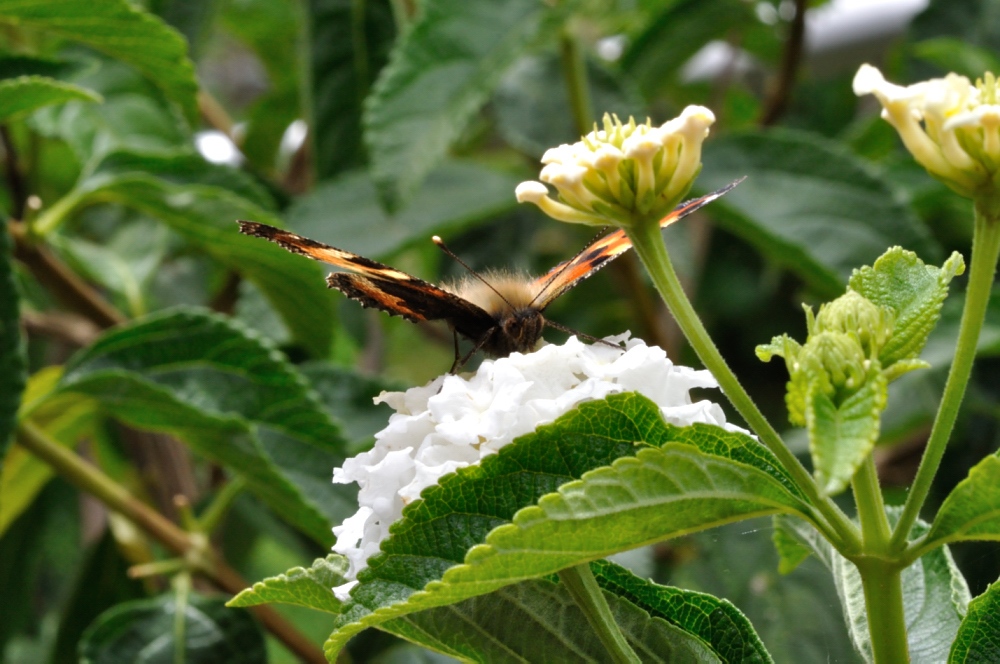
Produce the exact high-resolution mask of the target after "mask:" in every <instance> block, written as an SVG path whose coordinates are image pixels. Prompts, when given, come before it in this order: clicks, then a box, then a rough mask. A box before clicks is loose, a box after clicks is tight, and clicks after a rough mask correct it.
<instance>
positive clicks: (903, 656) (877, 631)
mask: <svg viewBox="0 0 1000 664" xmlns="http://www.w3.org/2000/svg"><path fill="white" fill-rule="evenodd" d="M855 564H856V565H857V567H858V572H859V573H860V574H861V586H862V588H863V589H864V593H865V609H866V613H867V615H868V632H869V634H870V636H871V642H872V654H873V655H874V657H875V662H876V664H899V663H901V662H909V661H910V651H909V646H908V644H907V641H906V620H905V617H904V615H903V584H902V581H901V570H900V568H899V566H898V565H896V564H894V563H889V562H886V561H883V560H877V559H873V558H867V559H862V560H859V561H856V562H855Z"/></svg>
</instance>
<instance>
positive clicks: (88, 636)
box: [80, 593, 267, 664]
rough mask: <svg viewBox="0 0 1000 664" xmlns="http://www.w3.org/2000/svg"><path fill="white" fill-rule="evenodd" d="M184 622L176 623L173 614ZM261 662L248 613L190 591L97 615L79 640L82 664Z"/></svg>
mask: <svg viewBox="0 0 1000 664" xmlns="http://www.w3.org/2000/svg"><path fill="white" fill-rule="evenodd" d="M178 613H182V614H183V616H184V617H183V619H182V620H178V619H177V614H178ZM178 650H179V651H180V656H181V657H182V659H181V660H180V661H183V662H185V663H187V664H229V663H232V664H254V663H260V664H264V663H265V662H266V661H267V649H266V648H265V647H264V635H263V634H262V633H261V631H260V628H259V627H258V626H257V624H256V623H255V622H254V620H253V618H252V617H251V616H250V614H249V613H247V612H245V611H232V610H230V609H227V608H226V606H225V603H224V602H223V601H222V600H221V599H215V598H209V597H205V596H202V595H199V594H196V593H191V594H190V595H188V596H187V597H185V598H180V596H179V595H176V594H169V595H161V596H160V597H156V598H154V599H148V600H136V601H132V602H125V603H123V604H119V605H117V606H116V607H114V608H112V609H110V610H108V611H106V612H105V613H103V614H101V615H100V616H99V617H98V618H97V620H96V621H94V624H93V625H91V626H90V627H89V628H88V629H87V631H86V632H85V633H84V635H83V638H82V639H81V641H80V661H81V663H84V664H118V663H119V662H133V663H134V664H155V663H158V662H172V661H178V659H177V651H178Z"/></svg>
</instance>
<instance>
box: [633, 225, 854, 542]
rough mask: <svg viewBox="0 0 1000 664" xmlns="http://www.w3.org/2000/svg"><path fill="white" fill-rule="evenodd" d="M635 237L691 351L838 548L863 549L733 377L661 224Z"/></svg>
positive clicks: (641, 228) (640, 229)
mask: <svg viewBox="0 0 1000 664" xmlns="http://www.w3.org/2000/svg"><path fill="white" fill-rule="evenodd" d="M627 232H628V236H629V239H631V240H632V246H633V247H634V248H635V251H636V254H638V256H639V259H640V260H641V261H642V263H643V265H645V266H646V271H647V272H649V275H650V277H652V279H653V284H654V285H655V286H656V289H657V290H658V291H659V292H660V296H661V297H662V298H663V301H664V302H666V304H667V307H668V308H669V309H670V313H671V314H673V316H674V319H675V320H676V321H677V324H678V325H679V326H680V328H681V331H683V332H684V336H685V338H686V339H687V340H688V343H690V344H691V347H692V348H694V350H695V352H696V353H697V354H698V358H699V359H700V360H701V361H702V363H703V364H704V365H705V367H706V368H707V369H708V370H709V371H711V372H712V375H713V376H715V379H716V380H717V381H719V386H720V387H721V388H722V392H723V394H725V395H726V397H727V398H728V399H729V401H730V402H732V404H733V406H735V408H736V410H737V411H738V412H739V413H740V415H742V416H743V419H744V420H746V422H747V424H749V425H750V428H751V429H752V430H753V431H754V433H756V434H757V435H758V436H759V437H760V440H761V442H762V443H763V444H764V445H765V446H766V447H767V448H768V449H769V450H770V451H771V452H772V453H773V454H774V455H775V456H776V457H777V458H778V461H780V462H781V464H782V466H784V467H785V469H786V470H787V471H788V472H789V473H791V475H792V478H793V479H794V480H795V482H796V484H798V486H799V488H800V489H801V490H802V491H803V492H804V493H805V494H806V496H807V497H808V498H809V500H810V501H811V503H812V504H813V506H814V507H815V508H816V509H817V510H818V511H819V513H820V514H821V515H822V517H823V518H825V519H826V521H827V522H828V525H829V527H830V529H832V532H827V533H826V535H827V536H828V537H830V538H831V541H834V542H835V543H836V544H837V548H838V550H840V551H841V552H848V553H849V552H851V551H858V550H860V546H861V540H860V537H859V535H858V529H857V527H856V526H855V525H854V524H853V523H851V521H850V520H849V519H848V518H847V516H846V515H845V514H844V513H843V512H842V511H840V509H839V508H838V507H837V506H836V505H835V504H834V503H833V501H831V500H830V499H829V498H828V497H826V496H823V495H821V494H820V492H819V489H818V488H817V487H816V483H815V482H814V481H813V478H812V476H811V475H810V474H809V472H808V471H807V470H806V469H805V468H804V467H803V466H802V464H801V463H799V460H798V459H797V458H795V455H794V454H792V453H791V452H790V451H789V450H788V448H787V447H785V444H784V442H783V441H782V440H781V437H780V436H779V435H778V432H777V431H775V430H774V427H772V426H771V423H770V422H768V421H767V419H766V418H765V417H764V414H763V413H761V412H760V409H758V408H757V404H755V403H754V402H753V399H751V398H750V395H749V394H747V392H746V390H744V389H743V386H742V385H740V382H739V380H738V379H737V378H736V375H735V374H734V373H733V371H732V369H730V368H729V365H728V364H726V361H725V359H723V357H722V354H721V353H719V349H718V348H716V346H715V344H714V343H712V339H711V337H709V336H708V332H707V331H706V330H705V326H704V325H702V323H701V319H699V318H698V314H697V313H696V312H695V310H694V307H693V306H691V301H690V300H688V298H687V295H686V294H685V293H684V289H683V288H682V287H681V283H680V280H679V279H678V278H677V273H676V272H674V268H673V265H672V264H671V262H670V256H669V254H668V253H667V247H666V245H665V244H664V243H663V236H662V235H661V233H660V226H659V224H658V223H639V224H635V225H634V226H632V227H631V228H629V229H627Z"/></svg>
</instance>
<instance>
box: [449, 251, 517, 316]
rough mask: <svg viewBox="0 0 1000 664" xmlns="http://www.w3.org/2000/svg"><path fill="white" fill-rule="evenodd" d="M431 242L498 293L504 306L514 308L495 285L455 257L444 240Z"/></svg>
mask: <svg viewBox="0 0 1000 664" xmlns="http://www.w3.org/2000/svg"><path fill="white" fill-rule="evenodd" d="M431 242H433V243H434V244H436V245H437V246H438V247H439V248H440V249H441V251H443V252H444V253H446V254H448V255H449V256H451V257H452V258H453V259H454V260H455V262H456V263H458V264H459V265H461V266H462V267H464V268H465V269H466V270H468V271H469V274H471V275H472V276H473V277H475V278H476V279H478V280H479V281H481V282H483V283H484V284H486V287H487V288H489V289H490V290H491V291H493V292H494V293H496V295H497V297H499V298H500V299H501V300H503V301H504V304H506V305H507V306H508V307H510V308H511V309H513V308H514V305H513V304H511V303H510V300H508V299H507V298H505V297H504V296H503V294H502V293H501V292H500V291H498V290H497V289H496V288H494V287H493V284H491V283H490V282H488V281H486V280H485V279H483V277H482V275H481V274H479V273H478V272H476V271H475V270H473V269H472V268H471V267H469V266H468V264H467V263H466V262H465V261H463V260H462V259H461V258H459V257H458V256H457V255H455V252H454V251H452V250H451V249H449V248H448V245H446V244H445V243H444V240H442V239H441V238H440V237H438V236H437V235H435V236H434V237H432V238H431Z"/></svg>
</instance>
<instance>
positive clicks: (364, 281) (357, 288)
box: [238, 221, 496, 341]
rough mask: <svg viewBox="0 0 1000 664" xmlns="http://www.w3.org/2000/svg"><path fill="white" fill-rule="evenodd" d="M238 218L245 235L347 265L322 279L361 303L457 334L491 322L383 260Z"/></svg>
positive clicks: (472, 333) (473, 334)
mask: <svg viewBox="0 0 1000 664" xmlns="http://www.w3.org/2000/svg"><path fill="white" fill-rule="evenodd" d="M238 223H239V225H240V231H241V232H243V233H244V234H246V235H253V236H256V237H261V238H264V239H266V240H270V241H271V242H274V243H275V244H278V245H280V246H281V247H284V248H285V249H287V250H288V251H291V252H293V253H296V254H302V255H303V256H308V257H309V258H312V259H314V260H318V261H321V262H323V263H327V264H328V265H332V266H334V267H339V268H341V269H343V270H347V272H335V273H333V274H330V275H328V276H327V278H326V281H327V283H328V284H329V285H330V287H331V288H336V289H337V290H339V291H340V292H342V293H343V294H344V295H346V296H347V297H349V298H351V299H353V300H357V301H358V302H360V303H361V304H362V306H366V307H373V308H375V309H381V310H382V311H384V312H386V313H388V314H390V315H393V316H402V317H403V318H405V319H407V320H410V321H413V322H420V321H425V320H445V321H448V323H450V324H451V325H452V326H453V327H454V328H455V329H456V330H457V331H458V332H459V334H462V335H463V336H465V337H468V338H470V339H474V340H477V341H478V340H479V339H481V338H482V337H483V336H485V335H486V334H487V333H488V332H489V331H490V330H491V329H492V328H493V327H495V326H496V321H495V320H494V319H493V317H492V316H490V315H489V314H488V313H487V312H486V311H484V310H483V309H482V308H481V307H478V306H476V305H475V304H473V303H472V302H469V301H468V300H466V299H464V298H461V297H459V296H457V295H455V294H454V293H449V292H448V291H446V290H443V289H441V288H438V287H437V286H435V285H434V284H430V283H427V282H426V281H423V280H421V279H418V278H416V277H414V276H412V275H409V274H407V273H405V272H402V271H400V270H397V269H395V268H392V267H389V266H388V265H383V264H382V263H379V262H377V261H373V260H371V259H369V258H365V257H364V256H358V255H357V254H352V253H351V252H349V251H344V250H343V249H337V248H336V247H331V246H329V245H326V244H323V243H322V242H316V241H315V240H310V239H309V238H304V237H302V236H300V235H296V234H294V233H289V232H288V231H284V230H281V229H280V228H275V227H274V226H268V225H266V224H258V223H257V222H254V221H240V222H238Z"/></svg>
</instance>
